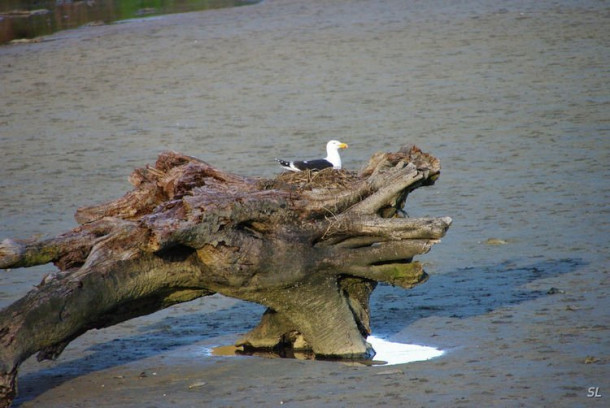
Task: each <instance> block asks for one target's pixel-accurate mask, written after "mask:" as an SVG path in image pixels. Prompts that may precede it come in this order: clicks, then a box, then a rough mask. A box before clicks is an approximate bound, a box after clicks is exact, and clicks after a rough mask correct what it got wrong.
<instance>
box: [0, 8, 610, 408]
mask: <svg viewBox="0 0 610 408" xmlns="http://www.w3.org/2000/svg"><path fill="white" fill-rule="evenodd" d="M444 3H445V2H436V1H428V2H422V3H420V2H405V1H402V0H401V1H399V0H387V1H375V0H372V1H367V2H358V1H348V0H343V1H334V2H325V1H318V0H314V1H308V2H302V1H291V0H267V1H265V2H263V3H261V4H258V5H255V6H248V7H240V8H235V9H226V10H214V11H207V12H200V13H188V14H181V15H172V16H164V17H161V18H152V19H144V20H136V21H130V22H125V23H121V24H114V25H109V26H101V27H89V28H83V29H79V30H73V31H66V32H61V33H58V34H55V35H53V36H50V37H46V38H45V39H44V40H43V41H41V42H39V43H35V44H21V45H18V46H6V47H0V81H1V82H0V85H1V91H0V93H1V95H2V98H0V160H1V164H0V191H1V193H0V238H4V237H17V238H24V237H29V236H31V235H36V234H40V235H53V234H57V233H60V232H62V231H64V230H66V229H69V228H72V227H74V225H75V223H74V221H73V218H72V215H73V214H74V211H75V210H76V208H78V207H79V206H82V205H87V204H91V203H97V202H102V201H106V200H109V199H112V198H115V197H118V196H120V195H122V194H123V193H124V192H125V191H127V190H128V189H129V185H128V183H127V181H126V179H127V176H128V174H129V173H130V172H131V170H132V169H133V168H134V167H139V166H142V165H144V164H145V163H150V162H153V161H154V160H155V158H156V155H157V154H158V153H159V152H160V151H162V150H165V149H173V150H178V151H182V152H185V153H187V154H191V155H194V156H197V157H200V158H202V159H204V160H207V161H209V162H210V163H212V164H214V165H217V166H219V167H221V168H223V169H226V170H230V171H234V172H237V173H241V174H248V175H258V176H264V177H271V176H273V175H275V174H277V173H278V169H277V167H275V164H274V163H273V158H274V157H286V158H292V157H293V156H294V155H298V156H305V157H316V156H317V155H318V154H319V153H320V150H321V148H322V147H323V145H324V143H325V142H326V140H328V139H330V138H337V139H340V140H342V141H345V142H347V143H349V144H350V149H349V150H348V151H346V152H345V153H344V157H343V161H344V165H345V166H346V167H348V168H352V169H357V168H358V167H359V166H361V165H362V164H364V162H365V161H366V160H367V159H368V157H369V156H370V155H371V153H373V152H375V151H378V150H395V149H397V148H398V147H399V146H400V145H402V144H405V143H414V144H417V145H418V146H420V147H421V148H422V149H424V150H426V151H428V152H430V153H432V154H434V155H436V156H438V157H439V158H440V159H441V163H442V164H443V173H442V175H441V179H440V180H439V182H438V183H437V184H436V185H435V186H433V187H430V188H426V189H420V190H418V191H416V192H415V193H414V194H413V196H412V197H410V198H409V201H408V202H407V211H408V213H409V215H410V216H425V215H432V216H445V215H448V216H451V217H452V218H453V219H454V224H453V226H452V228H451V229H450V231H449V233H448V235H447V237H446V238H445V239H443V242H442V243H440V244H438V245H437V246H435V248H434V249H433V250H432V251H431V252H430V254H427V255H426V256H424V257H422V258H421V260H423V261H424V262H426V264H427V269H426V270H427V271H428V273H430V275H431V278H430V280H429V281H428V282H426V283H425V284H423V285H421V286H419V287H417V288H415V289H413V290H411V291H404V290H399V289H396V288H392V287H389V286H381V287H379V288H378V289H377V290H376V291H375V293H374V295H373V299H372V302H373V306H372V310H373V315H372V319H373V321H372V326H373V331H374V333H375V335H377V336H378V337H382V338H385V339H389V340H392V341H398V342H404V343H414V344H422V345H427V346H431V347H437V348H440V349H442V350H445V351H446V354H445V355H443V356H441V357H439V358H436V359H433V360H430V361H424V362H416V363H410V364H405V365H395V366H376V367H366V366H361V365H345V364H339V363H332V362H317V361H300V360H286V359H282V360H279V359H268V358H261V357H213V356H209V353H208V350H209V348H211V347H215V346H219V345H227V344H231V343H232V342H234V341H235V340H236V339H237V337H238V336H239V333H243V332H245V331H247V330H249V329H250V328H252V327H253V326H254V325H255V324H256V323H257V321H258V319H259V317H260V315H261V313H262V311H263V308H262V307H260V306H257V305H252V304H248V303H244V302H239V301H235V300H232V299H226V298H223V297H221V296H217V295H215V296H212V297H209V298H204V299H199V300H195V301H193V302H190V303H188V304H183V305H178V306H176V307H172V308H170V309H167V310H165V311H162V312H159V313H156V314H154V315H151V316H145V317H142V318H138V319H134V320H131V321H128V322H125V323H123V324H121V325H118V326H115V327H112V328H108V329H105V330H99V331H91V332H89V333H86V334H85V335H83V336H82V337H80V338H79V339H77V340H75V341H74V342H73V343H71V344H70V345H69V346H68V348H67V349H66V350H65V351H64V353H63V354H62V355H61V357H60V358H59V359H58V360H57V361H54V362H43V363H38V362H36V361H35V358H32V359H30V360H28V361H27V362H26V363H25V364H24V365H23V366H22V369H21V371H20V373H21V375H20V378H19V384H20V395H19V398H18V400H17V401H16V404H15V405H16V406H22V407H34V406H36V407H38V406H43V407H89V406H101V407H106V406H107V407H110V406H113V407H114V406H127V407H129V406H133V407H144V406H146V407H154V406H159V407H161V406H178V407H191V406H208V405H209V406H232V407H241V406H252V405H260V406H279V405H286V406H299V407H317V406H320V405H328V406H337V407H342V406H345V407H349V406H426V407H429V406H499V407H500V406H501V407H504V406H554V407H556V406H566V407H567V406H569V407H578V406H595V407H597V406H599V407H601V406H605V405H607V402H606V401H607V399H608V398H610V380H609V378H610V376H609V374H610V369H609V362H610V354H609V350H610V341H609V339H610V313H609V312H608V311H609V310H610V301H609V300H608V295H609V292H610V291H609V288H610V284H609V283H610V281H609V279H608V269H609V267H608V265H609V264H610V256H609V255H608V253H607V252H608V250H607V247H608V236H609V235H608V232H609V230H610V228H609V220H610V182H609V181H608V180H610V163H609V162H610V161H609V160H608V152H610V137H609V136H610V131H609V129H610V127H609V121H608V112H609V111H610V100H609V99H608V95H609V92H608V84H607V82H608V81H607V78H608V68H607V67H608V66H610V57H609V56H610V53H609V52H608V48H609V46H610V39H609V37H608V35H607V27H608V22H609V16H610V9H609V8H608V7H607V5H605V3H603V2H598V1H559V2H554V3H552V4H541V3H542V2H518V1H517V2H504V1H491V2H477V1H468V2H460V3H459V5H455V6H451V5H450V6H447V5H445V4H444ZM530 3H532V4H530ZM50 269H51V267H50V266H48V267H39V268H31V269H27V270H12V271H2V273H1V274H0V283H1V285H2V286H1V289H0V304H1V305H3V306H5V305H7V304H8V303H10V302H12V301H14V300H16V299H18V298H19V297H20V296H22V295H23V294H25V293H26V292H27V290H29V288H31V287H32V286H33V285H35V284H36V283H38V282H39V281H40V279H41V277H42V276H43V274H44V273H45V271H49V270H50ZM591 391H596V392H597V395H601V396H602V397H600V398H595V397H591V398H589V395H595V392H593V394H591Z"/></svg>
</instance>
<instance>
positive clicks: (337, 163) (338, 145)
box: [326, 140, 347, 170]
mask: <svg viewBox="0 0 610 408" xmlns="http://www.w3.org/2000/svg"><path fill="white" fill-rule="evenodd" d="M339 149H347V143H342V142H340V141H338V140H331V141H330V142H328V143H326V160H328V161H329V162H331V163H332V164H333V168H334V169H337V170H338V169H340V168H341V156H339Z"/></svg>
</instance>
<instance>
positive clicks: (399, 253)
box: [0, 147, 451, 404]
mask: <svg viewBox="0 0 610 408" xmlns="http://www.w3.org/2000/svg"><path fill="white" fill-rule="evenodd" d="M439 173H440V164H439V162H438V160H437V159H435V158H434V157H432V156H430V155H428V154H425V153H422V152H421V151H420V150H419V149H417V148H416V147H411V148H403V149H402V150H401V151H399V152H397V153H383V154H382V153H379V154H376V155H374V156H373V157H372V158H371V160H370V162H369V164H368V165H367V166H366V167H365V168H364V169H363V170H362V171H361V172H360V173H358V174H356V173H353V172H348V171H344V170H342V171H336V170H324V171H321V172H318V173H295V174H292V173H291V174H282V175H280V176H278V177H277V178H275V179H272V180H265V179H256V178H248V177H242V176H238V175H235V174H230V173H225V172H222V171H220V170H218V169H216V168H214V167H212V166H210V165H209V164H207V163H204V162H202V161H200V160H198V159H195V158H193V157H189V156H185V155H182V154H178V153H174V152H167V153H163V154H161V155H160V156H159V158H158V160H157V162H156V164H155V166H154V167H146V168H143V169H138V170H136V171H134V173H133V174H132V176H131V178H130V181H131V183H132V184H133V185H134V186H135V189H134V190H133V191H131V192H129V193H127V194H126V195H125V196H123V197H121V198H119V199H118V200H115V201H112V202H109V203H106V204H102V205H99V206H94V207H87V208H81V209H79V210H78V211H77V214H76V219H77V221H78V222H79V224H80V225H79V226H78V227H76V228H75V229H73V230H72V231H69V232H67V233H64V234H62V235H59V236H57V237H55V238H51V239H46V240H40V241H38V240H27V241H14V240H5V241H3V242H2V244H0V267H1V268H9V267H10V268H16V267H28V266H32V265H39V264H46V263H49V262H53V263H54V264H55V265H56V266H57V267H58V269H59V270H58V271H57V272H54V273H52V274H50V275H48V276H47V277H45V279H44V280H43V282H41V283H40V284H39V285H38V286H37V287H36V288H35V289H34V290H32V291H31V292H29V293H28V294H27V295H26V296H25V297H23V298H22V299H20V300H18V301H17V302H15V303H14V304H12V305H10V306H9V307H7V308H6V309H4V310H2V311H1V312H0V344H1V348H0V377H1V379H0V397H2V396H3V397H4V399H5V401H8V402H7V404H9V403H10V401H11V400H12V398H13V397H14V393H15V377H16V374H17V369H18V367H19V365H20V364H21V362H23V361H24V360H25V359H26V358H28V357H29V356H30V355H32V354H34V353H38V358H39V359H47V358H55V357H57V356H58V355H59V354H60V353H61V351H62V350H63V349H64V347H65V346H66V345H67V344H68V343H69V342H70V341H71V340H73V339H74V338H76V337H78V336H79V335H81V334H82V333H84V332H86V331H87V330H89V329H92V328H101V327H107V326H110V325H113V324H116V323H118V322H121V321H124V320H126V319H130V318H133V317H136V316H140V315H143V314H148V313H152V312H154V311H156V310H159V309H162V308H164V307H168V306H170V305H172V304H175V303H179V302H184V301H188V300H191V299H194V298H197V297H200V296H206V295H210V294H213V293H216V292H218V293H222V294H224V295H227V296H231V297H235V298H239V299H244V300H248V301H253V302H257V303H260V304H263V305H265V306H267V307H268V310H267V312H266V313H265V315H264V316H263V318H262V320H261V322H260V324H259V326H258V327H257V328H255V329H254V330H252V331H251V332H250V333H248V334H246V335H245V336H244V337H243V338H242V339H240V340H239V342H238V343H239V344H240V345H243V346H245V347H246V348H273V347H275V346H277V345H279V344H286V343H289V344H293V345H294V346H295V347H296V348H309V349H311V350H312V351H313V352H314V353H315V354H316V355H318V356H339V357H362V356H367V355H371V354H372V350H371V349H370V346H368V344H367V343H366V336H367V335H368V334H370V331H371V330H370V324H369V314H370V313H369V304H368V301H369V296H370V294H371V292H372V291H373V290H374V288H375V285H376V283H377V282H387V283H390V284H392V285H396V286H400V287H403V288H411V287H413V286H414V285H417V284H419V283H421V282H423V281H425V280H426V278H427V275H426V273H425V272H424V271H423V269H422V267H421V264H419V263H418V262H413V261H412V259H413V257H414V256H416V255H418V254H423V253H426V252H428V251H429V250H430V248H431V247H432V245H433V244H435V243H437V242H438V240H439V239H440V238H441V237H442V236H443V235H444V234H445V232H446V231H447V229H448V228H449V225H450V224H451V219H450V218H448V217H444V218H426V219H415V218H400V217H398V216H399V215H400V213H401V209H402V207H403V206H404V203H405V200H406V198H407V195H408V193H409V192H410V191H412V190H413V189H415V188H417V187H420V186H423V185H427V184H432V183H433V182H434V181H435V180H436V178H437V177H438V175H439ZM11 273H15V272H11Z"/></svg>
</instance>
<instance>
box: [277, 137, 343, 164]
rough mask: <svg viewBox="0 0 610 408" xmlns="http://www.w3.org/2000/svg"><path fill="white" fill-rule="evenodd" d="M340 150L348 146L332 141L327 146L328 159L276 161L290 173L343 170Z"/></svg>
mask: <svg viewBox="0 0 610 408" xmlns="http://www.w3.org/2000/svg"><path fill="white" fill-rule="evenodd" d="M339 149H347V144H346V143H342V142H340V141H338V140H331V141H330V142H328V143H327V144H326V157H325V158H323V159H314V160H302V161H300V160H298V161H286V160H282V159H275V160H276V161H277V162H279V163H280V165H281V166H282V167H283V168H285V169H286V170H290V171H303V170H312V171H317V170H322V169H326V168H328V167H332V168H333V169H335V170H339V169H341V156H339Z"/></svg>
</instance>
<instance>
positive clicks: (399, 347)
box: [204, 336, 444, 366]
mask: <svg viewBox="0 0 610 408" xmlns="http://www.w3.org/2000/svg"><path fill="white" fill-rule="evenodd" d="M367 341H368V342H369V343H370V344H371V346H373V349H375V353H376V354H375V356H374V358H373V359H371V360H338V361H339V362H341V363H344V364H349V365H352V364H355V365H369V366H372V365H395V364H406V363H412V362H415V361H424V360H430V359H432V358H436V357H440V356H442V355H443V354H444V351H442V350H439V349H437V348H434V347H427V346H420V345H416V344H404V343H395V342H392V341H388V340H384V339H381V338H378V337H375V336H369V337H368V338H367ZM204 354H206V355H208V356H214V357H232V356H256V357H263V358H294V359H297V360H315V359H316V356H315V355H314V353H312V352H311V351H308V350H294V349H291V348H282V349H273V350H248V349H244V347H241V346H218V347H213V348H211V349H210V348H207V349H205V351H204ZM325 360H326V359H325Z"/></svg>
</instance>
